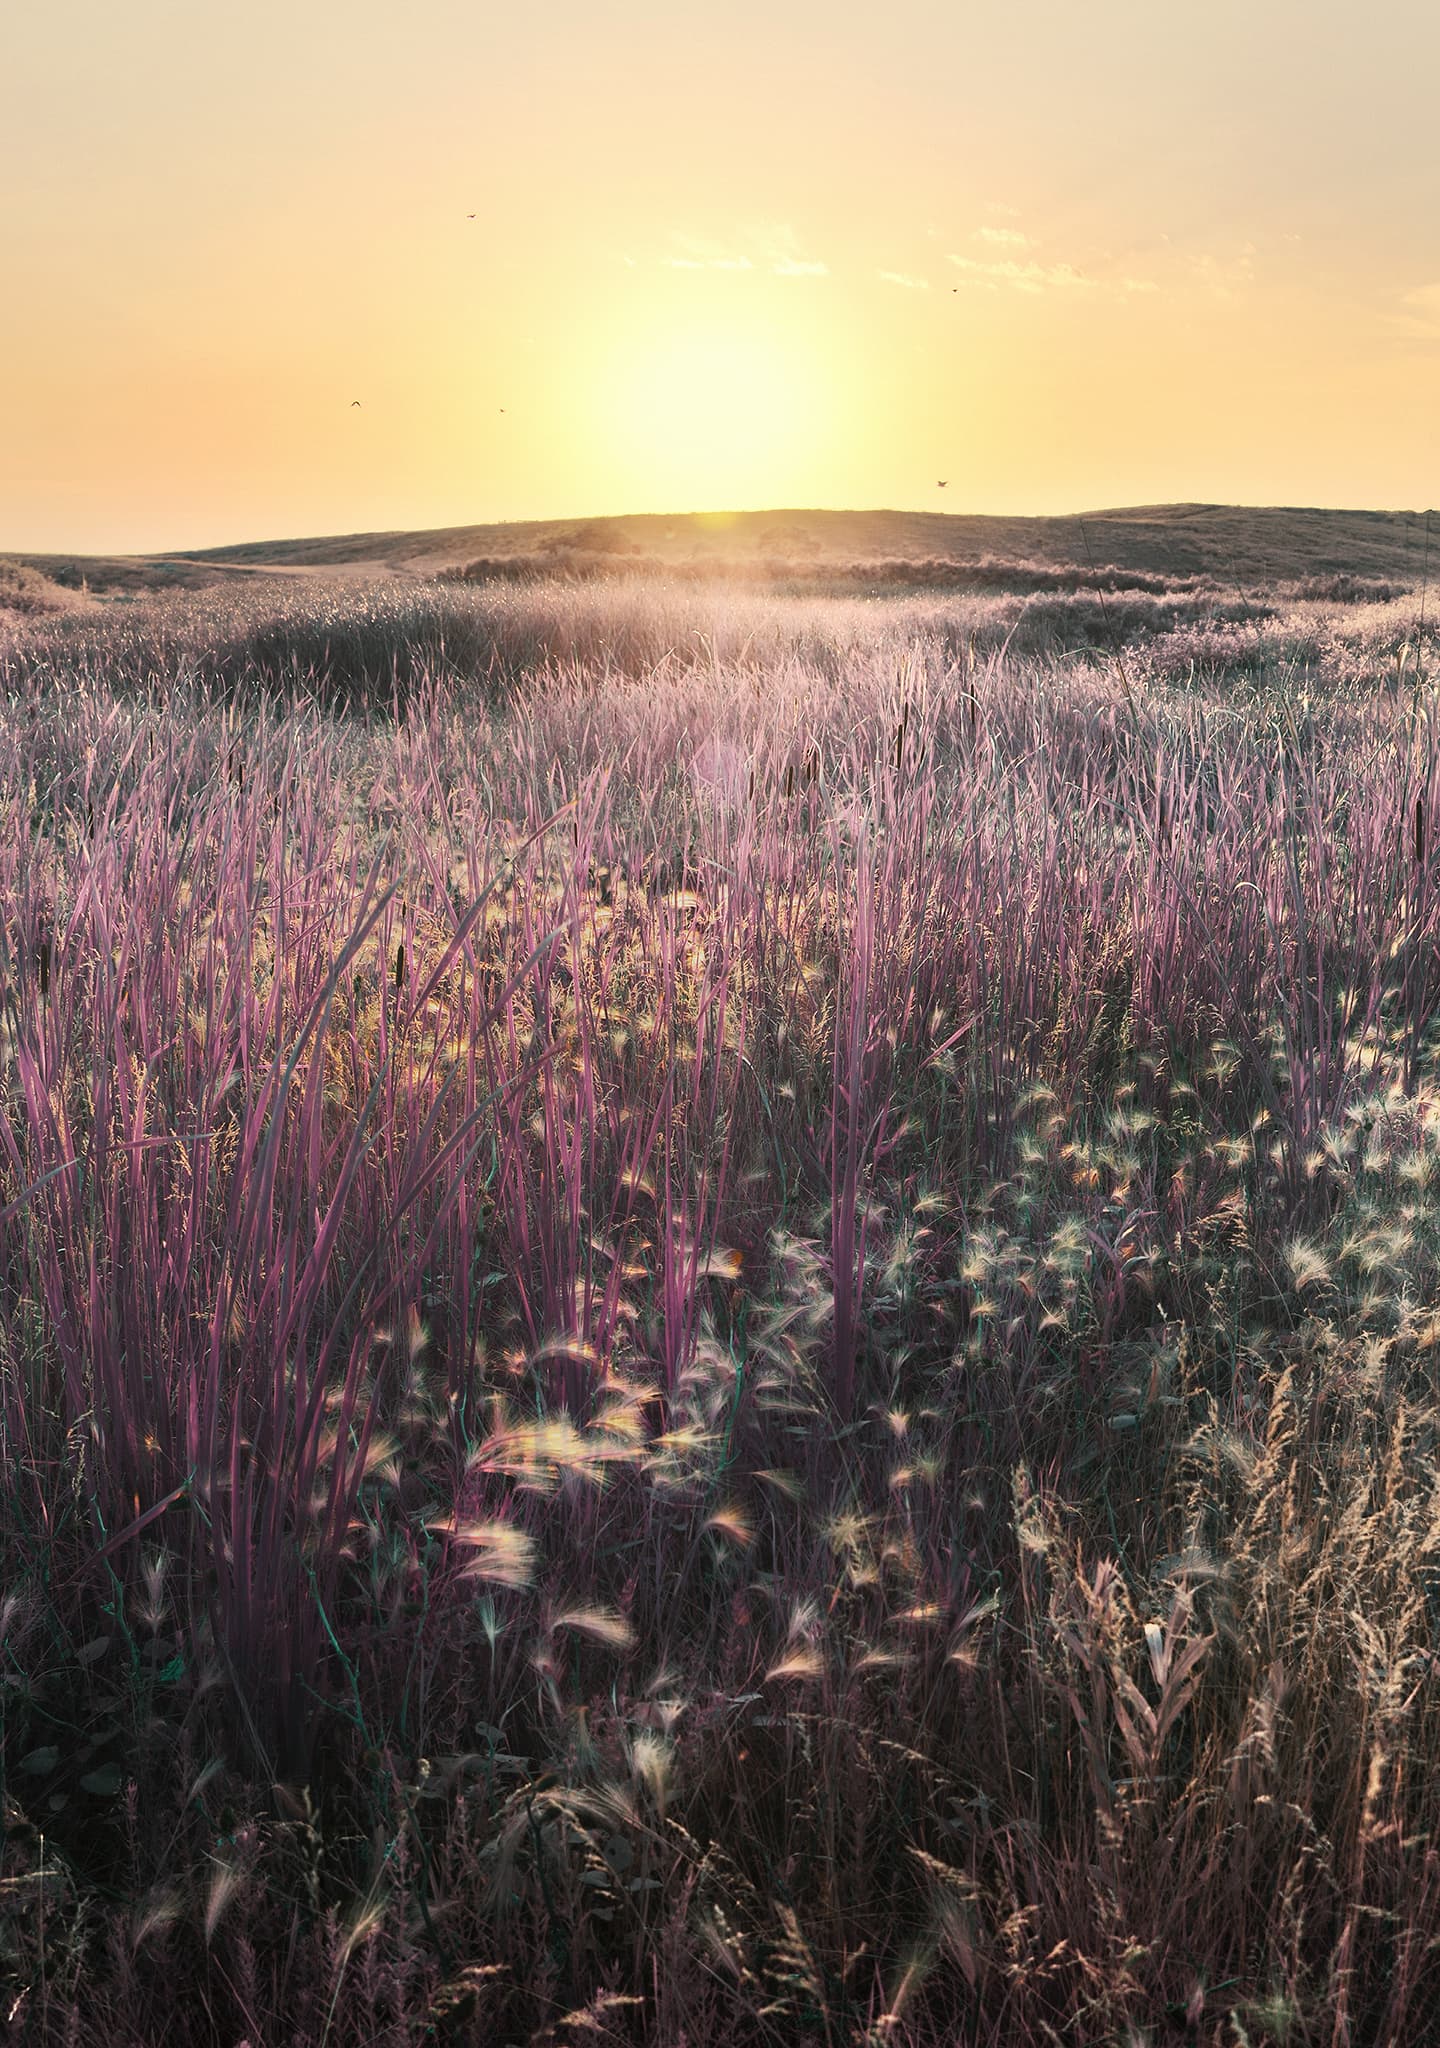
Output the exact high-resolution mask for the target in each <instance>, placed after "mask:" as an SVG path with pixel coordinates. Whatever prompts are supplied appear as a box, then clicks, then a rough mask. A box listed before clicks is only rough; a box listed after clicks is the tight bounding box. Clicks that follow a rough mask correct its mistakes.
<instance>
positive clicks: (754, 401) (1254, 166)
mask: <svg viewBox="0 0 1440 2048" xmlns="http://www.w3.org/2000/svg"><path fill="white" fill-rule="evenodd" d="M1437 83H1440V8H1437V7H1436V6H1435V5H1434V0H1370V4H1369V5H1367V6H1365V7H1364V8H1362V7H1361V6H1359V4H1358V0H1343V4H1341V0H1304V4H1301V0H1092V4H1090V5H1088V6H1085V7H1077V6H1076V5H1074V0H986V4H985V5H972V4H970V0H949V4H941V0H888V4H887V5H886V6H885V7H884V8H881V7H879V6H877V5H875V4H874V0H866V4H864V5H860V4H855V0H813V4H812V0H726V4H725V5H723V6H721V5H717V4H715V0H705V4H704V5H696V4H691V0H523V4H518V5H516V6H514V7H512V8H508V9H502V8H499V7H497V6H495V5H494V4H492V0H408V4H406V5H404V6H400V5H396V4H395V0H384V4H381V0H344V4H343V5H341V4H339V0H284V4H280V0H246V4H245V5H244V6H231V7H226V8H223V9H222V8H220V7H219V6H217V5H215V4H213V0H124V4H123V5H117V4H115V0H104V4H100V0H12V4H11V5H9V6H8V7H6V8H4V9H3V11H0V548H5V547H9V548H13V549H27V548H28V549H42V548H53V549H62V548H73V549H77V550H78V549H84V550H99V549H116V550H125V549H135V550H140V549H152V548H163V547H167V546H169V547H185V546H201V545H204V544H206V543H219V542H224V541H230V540H242V539H247V538H250V539H260V538H275V537H280V536H285V535H293V534H302V533H330V532H353V531H360V530H367V529H375V528H396V527H418V526H437V525H449V524H460V523H465V522H470V521H481V520H490V519H524V518H543V517H549V516H560V515H571V514H576V515H583V514H596V513H603V512H623V511H682V510H691V509H704V508H719V507H737V506H747V507H748V506H765V505H770V506H797V507H798V506H811V505H817V506H819V505H825V506H899V507H920V508H926V509H934V510H942V511H996V512H1062V511H1074V510H1083V509H1087V508H1094V507H1100V506H1104V505H1122V504H1137V503H1150V502H1156V501H1164V500H1172V499H1192V500H1193V499H1200V500H1227V501H1235V502H1240V503H1255V504H1276V503H1281V504H1313V505H1346V506H1405V507H1422V506H1425V505H1428V504H1430V503H1432V502H1433V501H1434V500H1436V499H1437V498H1440V489H1437V476H1440V147H1437V143H1436V134H1437V130H1436V121H1435V111H1434V109H1435V92H1436V87H1437ZM472 214H473V215H474V218H473V219H471V218H469V216H470V215H472ZM357 398H358V399H359V400H360V401H361V403H360V405H359V406H358V407H356V406H354V405H353V404H352V400H354V399H357ZM502 408H503V411H502ZM941 477H943V478H945V479H946V483H947V487H946V489H945V490H944V491H943V492H942V491H940V490H939V489H938V488H937V484H938V480H939V479H940V478H941Z"/></svg>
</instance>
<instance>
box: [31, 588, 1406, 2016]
mask: <svg viewBox="0 0 1440 2048" xmlns="http://www.w3.org/2000/svg"><path fill="white" fill-rule="evenodd" d="M983 567H984V565H982V568H983ZM13 580H14V585H15V589H16V590H18V591H21V592H22V595H23V598H24V602H23V604H22V603H21V601H20V599H19V598H18V597H17V600H16V602H15V603H14V605H13V606H12V607H11V608H10V610H9V612H8V613H6V612H0V1639H3V1640H0V1764H3V1786H4V1803H5V1834H4V1847H3V1866H0V2020H3V2021H4V2023H5V2025H6V2026H7V2028H8V2031H9V2034H10V2036H11V2037H12V2038H15V2039H17V2040H26V2041H35V2042H38V2043H49V2042H52V2041H53V2042H57V2043H60V2042H63V2043H65V2044H66V2048H71V2044H73V2048H88V2044H90V2043H98V2042H104V2043H106V2044H107V2048H120V2044H129V2043H136V2044H139V2043H153V2042H159V2041H164V2042H166V2043H167V2044H168V2043H174V2044H177V2048H186V2044H190V2043H195V2044H199V2043H205V2044H209V2043H223V2044H226V2048H236V2044H239V2043H242V2042H245V2043H248V2044H250V2048H262V2044H280V2043H287V2042H296V2043H304V2044H317V2048H326V2044H331V2043H333V2044H336V2048H339V2044H342V2043H344V2044H351V2043H354V2044H361V2048H369V2044H377V2048H378V2044H381V2043H384V2044H395V2048H400V2044H411V2043H420V2042H445V2041H450V2042H458V2043H475V2044H477V2048H478V2044H482V2043H483V2044H492V2043H493V2044H496V2048H500V2044H505V2043H514V2044H516V2048H519V2044H522V2043H525V2044H529V2043H540V2042H554V2043H562V2042H589V2041H593V2042H597V2043H604V2042H612V2043H626V2042H634V2043H641V2042H645V2043H651V2042H653V2043H658V2044H664V2048H678V2044H680V2043H682V2042H683V2043H686V2044H688V2048H709V2044H713V2043H718V2042H721V2041H724V2042H726V2043H727V2044H729V2048H749V2044H752V2043H753V2044H756V2048H760V2044H770V2048H796V2044H815V2048H820V2044H823V2048H841V2044H848V2043H866V2044H874V2048H879V2044H894V2048H908V2044H914V2048H931V2044H934V2048H939V2044H958V2048H969V2044H975V2048H979V2044H982V2043H991V2042H997V2041H998V2042H1006V2043H1016V2044H1023V2048H1028V2044H1032V2043H1033V2044H1040V2043H1050V2044H1054V2043H1062V2042H1063V2043H1077V2044H1092V2043H1094V2044H1099V2043H1124V2044H1127V2048H1129V2044H1136V2048H1138V2044H1140V2043H1149V2044H1154V2048H1161V2044H1171V2043H1174V2044H1180V2043H1204V2044H1216V2048H1220V2044H1225V2048H1246V2044H1254V2048H1259V2044H1261V2043H1276V2044H1288V2048H1296V2044H1321V2043H1324V2044H1327V2048H1329V2044H1334V2048H1343V2044H1355V2048H1365V2044H1381V2043H1397V2044H1398V2043H1401V2042H1407V2043H1413V2042H1420V2041H1423V2040H1425V2039H1434V2038H1436V2034H1435V2026H1436V2022H1435V2021H1434V2019H1433V2017H1432V2015H1433V2013H1434V2011H1435V2010H1436V2003H1437V1999H1440V1466H1437V1456H1440V1389H1437V1380H1436V1365H1437V1359H1440V1038H1437V1033H1436V1029H1435V1026H1436V1012H1437V1004H1440V953H1437V939H1440V813H1437V806H1440V705H1437V699H1436V694H1435V691H1434V688H1433V683H1432V680H1431V679H1432V677H1433V675H1434V672H1435V668H1436V660H1437V651H1440V633H1437V631H1436V627H1435V624H1434V619H1435V616H1436V613H1437V610H1440V607H1437V604H1436V601H1435V599H1434V596H1433V594H1429V603H1428V607H1427V592H1426V589H1425V586H1424V583H1423V582H1422V580H1421V579H1420V578H1418V577H1417V578H1416V579H1415V580H1414V585H1413V587H1407V585H1406V584H1405V582H1403V581H1400V580H1396V579H1394V578H1393V577H1392V578H1391V579H1390V580H1388V581H1387V580H1385V579H1384V577H1382V576H1379V575H1374V574H1372V575H1368V576H1367V575H1347V574H1342V573H1338V572H1337V573H1329V574H1327V575H1321V576H1312V577H1310V578H1308V579H1305V578H1298V577H1297V578H1292V579H1290V580H1289V581H1288V582H1284V583H1281V582H1274V583H1273V584H1271V585H1268V586H1266V587H1264V588H1261V587H1258V586H1246V587H1243V588H1242V587H1238V586H1236V585H1235V584H1234V583H1233V582H1232V581H1231V580H1230V579H1228V578H1222V579H1220V580H1216V579H1214V578H1213V577H1210V576H1208V575H1207V574H1205V573H1200V572H1195V573H1186V574H1175V575H1167V574H1165V573H1163V571H1158V570H1157V571H1151V572H1147V573H1146V574H1143V575H1142V574H1139V573H1138V572H1137V573H1136V574H1134V575H1132V576H1130V577H1129V579H1128V580H1127V578H1126V576H1125V575H1123V574H1120V573H1116V574H1114V575H1109V574H1101V573H1100V572H1099V571H1097V570H1096V569H1095V567H1094V564H1093V563H1084V564H1079V563H1075V564H1071V565H1070V566H1069V567H1068V568H1067V567H1066V566H1065V565H1063V564H1061V565H1060V566H1058V567H1057V565H1056V564H1055V563H1054V562H1053V561H1050V562H1031V563H1029V564H1023V563H1022V564H1020V565H1018V566H1017V565H1014V564H1012V565H1010V568H1009V569H1008V570H1005V571H1002V570H1001V568H999V567H998V566H997V565H996V564H995V563H994V562H992V563H990V564H989V566H988V569H985V570H984V573H981V571H980V570H977V571H976V573H975V574H974V575H972V576H971V577H970V579H969V586H970V587H967V588H947V587H941V586H943V585H944V584H945V582H946V580H947V579H946V577H945V576H943V575H942V574H941V573H940V572H939V571H935V572H925V573H921V572H920V571H916V570H914V569H913V565H912V568H911V570H909V571H906V570H905V569H903V568H896V567H895V566H894V565H890V566H889V567H885V566H883V565H882V566H879V567H877V566H876V565H875V564H874V563H871V564H869V565H866V566H865V567H864V568H863V569H862V570H857V572H856V573H855V574H854V575H853V576H851V577H849V578H848V579H847V578H838V579H837V578H836V577H835V576H834V575H833V574H831V575H829V576H828V578H827V577H822V576H820V575H819V574H818V573H817V572H815V571H814V569H813V567H807V566H805V565H800V566H797V567H796V568H795V569H794V571H793V573H791V574H788V575H781V574H780V573H779V572H778V571H776V572H774V573H772V574H770V575H769V576H768V580H767V579H763V578H761V577H760V576H759V575H758V574H757V575H756V576H753V577H751V578H748V579H746V580H737V579H734V578H731V579H728V580H727V579H725V578H723V577H719V576H715V575H699V574H697V575H693V576H689V577H687V576H684V575H681V574H677V573H675V572H674V571H673V570H672V569H669V568H667V567H666V566H665V565H664V564H663V563H660V562H656V561H652V560H650V559H649V557H648V556H645V557H641V558H639V559H638V560H637V561H636V562H633V563H631V564H630V565H629V567H628V568H627V567H626V565H625V564H623V563H621V564H619V565H617V564H615V563H614V562H611V561H609V560H604V561H602V562H601V564H600V565H599V567H598V568H593V567H592V569H589V570H586V572H585V573H580V572H579V569H578V567H577V564H576V562H575V561H574V560H573V559H570V558H567V559H566V561H565V562H563V563H560V564H556V563H551V564H550V565H549V567H548V568H547V570H546V572H545V573H544V574H536V575H529V576H520V575H516V574H508V573H507V574H504V575H502V574H500V573H499V572H497V571H495V570H494V568H493V565H491V566H490V567H487V566H486V565H485V560H484V558H480V561H479V566H477V567H475V568H474V569H473V570H467V568H466V566H465V565H464V564H463V563H461V564H458V565H457V567H456V569H455V571H454V573H453V574H452V576H451V579H450V580H448V581H444V582H442V581H434V580H431V581H425V580H417V579H414V578H411V579H409V580H406V581H400V580H392V581H386V582H367V581H364V580H354V581H351V582H348V583H345V584H340V583H331V582H327V581H325V580H324V578H323V576H317V577H316V578H315V579H314V580H310V581H303V580H300V579H298V578H297V579H295V580H292V581H291V582H289V583H285V584H282V583H280V582H277V581H271V580H268V579H266V578H264V577H260V576H257V577H254V578H251V579H249V580H247V581H245V582H244V583H243V584H242V583H240V582H235V583H233V584H227V585H224V586H217V587H215V588H212V589H203V590H177V591H174V592H170V593H161V594H153V593H151V594H145V593H142V594H141V595H139V596H137V597H134V598H133V599H132V600H130V601H116V602H109V603H106V604H92V603H88V602H87V603H86V604H84V605H80V604H70V605H63V606H62V605H61V604H60V603H59V602H58V601H57V603H56V605H55V606H54V607H48V606H47V604H46V603H45V602H44V601H43V597H44V592H43V590H42V589H41V583H40V580H39V577H38V572H36V571H33V570H30V571H18V572H16V574H15V577H14V579H13ZM949 580H950V581H951V582H953V581H954V580H955V579H954V578H953V577H952V578H950V579H949ZM777 584H778V585H779V586H781V587H775V586H776V585H777ZM931 586H935V587H931ZM0 599H3V590H0ZM1427 609H1428V612H1429V617H1428V618H1427ZM7 617H8V619H9V623H8V624H5V623H4V620H5V619H6V618H7Z"/></svg>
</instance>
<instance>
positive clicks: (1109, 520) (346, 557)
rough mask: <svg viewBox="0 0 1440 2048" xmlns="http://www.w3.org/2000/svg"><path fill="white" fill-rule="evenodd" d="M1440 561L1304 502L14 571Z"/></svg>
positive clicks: (812, 523)
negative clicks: (1295, 504) (629, 564)
mask: <svg viewBox="0 0 1440 2048" xmlns="http://www.w3.org/2000/svg"><path fill="white" fill-rule="evenodd" d="M1431 550H1433V552H1434V554H1435V556H1436V558H1437V560H1436V566H1440V522H1434V523H1433V526H1432V528H1431V530H1430V535H1429V541H1428V542H1427V526H1426V515H1424V514H1422V513H1416V512H1403V511H1390V512H1384V511H1323V510H1317V509H1310V508H1306V507H1302V506H1271V507H1252V506H1238V505H1203V504H1182V505H1138V506H1127V507H1121V508H1114V509H1108V510H1101V511H1095V512H1085V513H1077V514H1073V515H1069V516H1065V517H1047V518H1018V517H1016V518H1006V517H992V516H989V515H986V514H971V513H940V512H894V511H868V512H867V511H860V512H830V511H807V510H803V509H800V510H796V509H779V510H769V511H757V512H735V513H677V514H665V513H633V514H627V515H622V516H617V517H611V518H598V519H550V520H527V521H516V522H510V523H500V524H491V525H478V526H455V527H444V528H435V529H430V530H426V531H417V532H389V533H357V534H332V535H323V536H315V537H309V538H302V539H290V540H262V541H244V542H239V543H236V544H233V545H230V546H225V547H216V548H198V549H190V550H184V551H178V552H175V553H167V554H152V555H136V556H128V557H105V558H102V557H85V556H57V555H24V556H19V557H16V559H17V561H19V562H21V563H22V564H23V565H24V566H26V567H28V568H30V569H32V570H34V571H36V572H37V573H39V574H40V575H42V576H44V577H46V578H47V579H48V580H49V581H50V582H52V583H53V584H56V585H58V586H61V587H64V588H68V589H71V590H80V589H84V590H86V591H89V592H91V593H101V594H112V593H113V594H119V593H122V592H125V591H138V590H141V589H153V588H172V587H177V586H178V587H192V588H193V587H197V586H201V585H205V584H209V583H213V582H220V581H234V580H238V579H241V578H244V577H248V576H253V575H256V574H260V575H267V574H271V575H273V574H286V575H315V574H321V573H323V574H326V575H334V574H341V575H365V574H372V573H385V574H390V575H395V574H400V575H406V576H425V575H436V574H442V573H445V572H447V571H448V572H451V573H454V572H457V571H464V570H465V569H466V568H467V567H469V568H472V571H473V570H479V571H480V572H481V573H484V572H486V571H488V570H490V569H492V568H493V569H494V570H495V571H496V572H497V573H505V571H507V570H509V571H510V572H511V573H514V572H515V571H516V570H519V569H523V568H524V567H526V566H528V565H531V564H533V565H534V566H535V568H537V569H543V568H545V567H547V566H557V565H558V566H564V567H574V566H576V565H577V563H587V564H591V565H593V566H595V567H605V566H608V565H609V564H610V563H612V562H613V564H614V565H615V566H616V567H617V568H618V567H623V566H624V565H625V564H626V563H627V562H629V563H632V564H634V565H635V566H636V567H641V566H657V565H658V566H662V567H664V566H676V567H679V566H681V565H684V566H686V567H689V568H691V569H698V570H701V571H704V570H711V571H716V572H722V573H723V571H724V570H725V569H726V568H727V567H732V566H733V567H734V568H735V569H736V570H737V571H740V572H743V573H745V574H747V575H749V576H753V575H755V574H756V573H762V574H763V573H765V572H767V571H770V572H773V573H776V574H784V573H785V571H786V570H802V571H803V572H804V573H805V574H806V576H807V577H818V578H823V577H824V576H825V574H826V572H831V573H833V574H835V575H844V574H845V573H847V572H849V573H850V574H857V573H858V574H860V575H862V576H863V575H864V573H865V571H866V569H867V567H869V566H871V565H876V564H882V563H883V564H885V565H887V567H888V568H889V570H890V571H891V572H892V578H893V572H894V570H895V569H896V568H897V567H899V566H901V565H903V564H905V563H909V562H914V563H916V564H920V563H924V564H926V565H927V567H928V568H929V569H930V571H931V572H932V573H933V572H934V571H935V570H936V569H937V568H942V569H943V567H944V566H945V565H950V566H953V567H954V568H955V569H956V570H957V571H963V570H964V569H965V568H966V567H976V566H979V565H981V564H984V565H986V567H987V569H988V570H989V571H990V572H991V573H992V574H993V572H994V570H995V568H996V567H997V566H998V565H1002V564H1006V563H1013V564H1016V565H1019V564H1028V565H1041V566H1043V565H1057V566H1058V565H1061V564H1079V565H1087V564H1089V565H1095V566H1105V567H1110V566H1113V567H1115V568H1117V569H1120V570H1124V571H1130V572H1133V573H1137V574H1144V575H1147V576H1163V577H1194V576H1202V577H1205V578H1207V579H1210V580H1213V581H1215V582H1218V583H1224V584H1235V583H1240V584H1245V585H1255V584H1263V583H1271V582H1277V581H1287V580H1300V579H1305V578H1316V577H1319V578H1323V577H1326V576H1334V575H1362V576H1369V577H1383V578H1389V579H1391V580H1398V581H1400V582H1403V583H1411V584H1418V583H1419V582H1420V581H1421V580H1422V578H1423V577H1426V576H1427V575H1428V573H1429V566H1430V565H1429V563H1428V559H1427V557H1428V552H1429V551H1431Z"/></svg>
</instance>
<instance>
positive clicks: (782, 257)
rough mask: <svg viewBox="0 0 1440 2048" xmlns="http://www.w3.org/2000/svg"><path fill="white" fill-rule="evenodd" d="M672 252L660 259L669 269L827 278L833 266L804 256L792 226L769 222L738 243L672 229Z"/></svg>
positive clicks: (746, 235) (738, 240)
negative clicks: (752, 272) (761, 272)
mask: <svg viewBox="0 0 1440 2048" xmlns="http://www.w3.org/2000/svg"><path fill="white" fill-rule="evenodd" d="M669 241H670V254H669V255H667V256H662V257H661V258H660V259H659V260H660V263H661V264H662V266H663V267H664V268H665V269H666V270H731V271H747V270H750V271H754V270H768V271H769V272H770V273H771V275H772V276H774V277H828V276H829V275H830V267H829V265H828V264H826V263H822V262H821V261H820V260H819V258H818V257H815V256H806V255H802V254H801V252H800V247H799V242H798V238H797V236H796V234H795V231H794V229H793V228H791V227H790V226H789V225H788V224H787V223H785V222H784V221H769V222H766V223H764V224H763V225H762V226H760V227H757V228H752V229H748V230H747V231H746V232H744V233H743V234H742V235H740V236H739V237H738V238H737V240H736V241H735V242H717V241H714V240H712V239H710V238H709V237H708V236H705V235H692V234H689V233H687V232H686V231H685V230H684V229H681V228H672V229H671V231H670V236H669Z"/></svg>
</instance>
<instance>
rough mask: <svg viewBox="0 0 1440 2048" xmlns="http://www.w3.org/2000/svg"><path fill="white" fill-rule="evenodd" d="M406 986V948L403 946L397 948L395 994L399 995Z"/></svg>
mask: <svg viewBox="0 0 1440 2048" xmlns="http://www.w3.org/2000/svg"><path fill="white" fill-rule="evenodd" d="M404 986H405V948H404V946H403V945H400V946H397V947H396V948H395V993H396V995H397V996H398V995H399V993H400V991H401V990H402V989H403V988H404Z"/></svg>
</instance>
